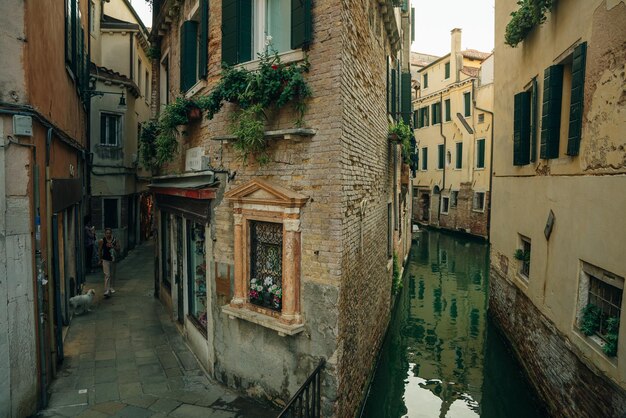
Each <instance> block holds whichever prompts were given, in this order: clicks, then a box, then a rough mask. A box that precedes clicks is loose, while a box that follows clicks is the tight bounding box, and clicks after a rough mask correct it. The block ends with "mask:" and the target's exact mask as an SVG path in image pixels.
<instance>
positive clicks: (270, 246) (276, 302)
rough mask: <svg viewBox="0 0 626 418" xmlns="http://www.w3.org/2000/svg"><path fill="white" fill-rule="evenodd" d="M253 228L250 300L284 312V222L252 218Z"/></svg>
mask: <svg viewBox="0 0 626 418" xmlns="http://www.w3.org/2000/svg"><path fill="white" fill-rule="evenodd" d="M249 228H250V285H249V289H250V290H249V292H248V296H249V298H250V302H251V303H254V304H255V305H259V306H263V307H265V308H270V309H273V310H276V311H279V312H280V310H281V306H282V299H283V287H282V279H283V269H282V265H283V225H282V224H279V223H272V222H259V221H251V222H250V227H249Z"/></svg>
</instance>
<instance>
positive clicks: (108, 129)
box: [100, 112, 122, 147]
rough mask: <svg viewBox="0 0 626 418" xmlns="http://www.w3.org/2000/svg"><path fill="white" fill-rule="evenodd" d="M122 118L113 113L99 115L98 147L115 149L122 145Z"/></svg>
mask: <svg viewBox="0 0 626 418" xmlns="http://www.w3.org/2000/svg"><path fill="white" fill-rule="evenodd" d="M121 136H122V117H121V116H120V115H116V114H113V113H105V112H102V113H100V145H104V146H108V147H116V146H118V145H120V144H121V143H122V138H121Z"/></svg>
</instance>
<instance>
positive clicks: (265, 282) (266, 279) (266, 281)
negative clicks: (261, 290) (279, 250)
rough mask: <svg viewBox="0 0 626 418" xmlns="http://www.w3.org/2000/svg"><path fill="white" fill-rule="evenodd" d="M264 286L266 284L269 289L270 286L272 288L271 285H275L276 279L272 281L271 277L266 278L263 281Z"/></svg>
mask: <svg viewBox="0 0 626 418" xmlns="http://www.w3.org/2000/svg"><path fill="white" fill-rule="evenodd" d="M263 284H264V285H265V286H266V287H269V286H271V285H273V284H274V279H272V278H271V277H270V276H267V277H266V278H265V280H264V281H263Z"/></svg>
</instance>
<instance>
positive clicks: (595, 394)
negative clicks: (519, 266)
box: [489, 252, 626, 417]
mask: <svg viewBox="0 0 626 418" xmlns="http://www.w3.org/2000/svg"><path fill="white" fill-rule="evenodd" d="M500 259H501V257H495V252H492V265H491V273H490V279H489V312H490V314H491V316H492V317H493V318H494V320H495V322H496V324H497V325H498V326H499V327H500V328H501V329H503V330H506V332H505V333H504V335H506V336H507V337H508V339H509V342H510V343H511V346H512V347H513V349H514V351H515V354H516V356H517V358H518V359H519V361H520V362H521V363H522V365H523V366H524V369H525V371H526V373H527V375H528V377H529V379H530V381H531V382H532V383H533V386H534V387H535V388H536V390H537V391H538V393H539V396H540V397H541V398H542V400H543V401H544V402H545V404H546V405H547V407H548V409H549V410H550V412H551V414H552V415H554V416H567V417H618V416H623V414H624V411H626V393H624V391H623V390H622V389H621V388H620V387H619V386H618V385H616V384H615V383H613V382H612V381H610V380H609V379H607V378H606V377H605V376H604V375H603V374H602V373H600V372H599V371H598V370H596V369H595V368H594V367H593V366H592V365H590V364H586V363H583V362H582V361H581V360H580V359H581V358H584V356H582V354H581V353H575V350H576V349H575V347H574V345H573V344H571V343H570V341H569V339H568V338H567V337H566V336H565V335H563V334H562V333H560V332H559V331H558V329H557V328H556V326H555V325H554V324H553V323H552V322H551V321H550V320H549V319H548V318H547V317H545V316H544V315H543V314H542V313H541V312H540V311H539V310H538V309H537V308H536V307H535V305H534V304H533V303H532V302H531V301H530V299H528V297H527V296H526V295H525V294H524V293H522V292H521V291H520V290H519V289H518V288H517V287H516V286H515V285H513V284H512V283H510V282H509V281H508V280H506V279H505V277H506V274H507V272H506V270H508V268H507V267H506V264H505V263H504V264H503V263H500ZM496 260H497V261H496Z"/></svg>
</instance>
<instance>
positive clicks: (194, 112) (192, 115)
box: [187, 103, 202, 121]
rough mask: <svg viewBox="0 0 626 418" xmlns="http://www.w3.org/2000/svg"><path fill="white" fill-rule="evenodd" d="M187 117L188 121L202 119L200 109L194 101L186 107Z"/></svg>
mask: <svg viewBox="0 0 626 418" xmlns="http://www.w3.org/2000/svg"><path fill="white" fill-rule="evenodd" d="M187 119H188V120H189V121H197V120H200V119H202V110H201V109H200V108H199V107H198V106H196V105H195V104H194V103H192V104H191V105H189V106H188V107H187Z"/></svg>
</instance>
